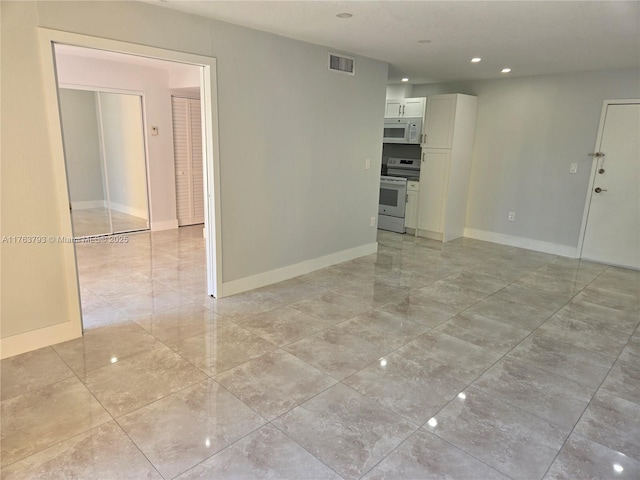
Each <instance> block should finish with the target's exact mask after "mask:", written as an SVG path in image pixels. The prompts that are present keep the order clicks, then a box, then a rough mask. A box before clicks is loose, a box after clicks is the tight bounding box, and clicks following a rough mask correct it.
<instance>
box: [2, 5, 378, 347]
mask: <svg viewBox="0 0 640 480" xmlns="http://www.w3.org/2000/svg"><path fill="white" fill-rule="evenodd" d="M0 8H1V9H2V15H1V20H2V29H1V35H2V70H1V73H2V91H1V92H0V93H1V95H2V97H1V102H0V104H1V105H0V106H1V109H2V110H1V114H2V118H3V121H2V126H1V127H2V140H3V141H2V179H1V181H2V233H3V234H6V235H20V234H31V233H41V234H44V235H57V234H63V233H65V232H67V231H68V230H67V228H68V227H67V225H68V219H65V218H62V217H60V216H59V215H61V214H60V212H64V206H65V202H66V201H67V199H66V198H59V195H58V194H57V192H58V191H59V190H57V189H56V185H55V183H53V182H52V179H55V178H56V172H57V168H56V165H54V164H53V161H52V156H51V147H50V143H49V126H48V123H47V112H46V111H45V101H44V94H43V91H44V87H43V81H44V80H43V76H42V68H41V63H40V52H39V46H38V37H37V28H36V27H38V26H42V27H47V28H51V29H56V30H63V31H69V32H75V33H81V34H87V35H93V36H99V37H105V38H110V39H116V40H121V41H127V42H133V43H139V44H144V45H150V46H154V47H160V48H167V49H171V50H177V51H182V52H188V53H194V54H201V55H207V56H212V57H216V58H217V79H218V96H219V112H218V117H219V124H220V165H221V179H220V180H221V196H222V201H221V210H222V211H221V224H222V232H223V239H222V249H223V258H222V262H223V281H225V282H226V281H230V280H235V279H239V278H243V277H246V276H250V275H254V274H258V273H262V272H265V271H269V270H272V269H276V268H280V267H284V266H288V265H291V264H295V263H297V262H301V261H303V260H311V259H314V258H317V257H319V256H321V255H326V254H330V253H334V252H338V251H341V250H344V249H348V248H354V247H358V246H362V245H366V244H371V243H373V242H375V241H376V230H375V229H374V228H371V227H369V218H370V217H371V216H376V214H377V200H378V198H377V197H378V179H379V169H380V159H381V150H382V145H381V142H380V137H381V134H382V126H383V113H384V100H385V84H386V78H387V65H386V64H385V63H382V62H379V61H374V60H369V59H366V58H362V57H357V58H356V62H357V68H356V71H357V75H356V76H355V77H350V76H346V75H339V74H333V73H330V72H328V71H327V66H326V63H327V52H328V49H327V48H324V47H320V46H316V45H311V44H307V43H302V42H298V41H293V40H288V39H285V38H282V37H278V36H275V35H270V34H266V33H261V32H257V31H252V30H249V29H245V28H241V27H237V26H233V25H229V24H224V23H221V22H216V21H211V20H207V19H204V18H201V17H196V16H192V15H186V14H182V13H179V12H175V11H172V10H169V9H166V8H161V7H156V6H152V5H148V4H144V3H140V2H68V3H66V2H65V3H58V2H40V3H33V2H6V1H5V2H1V3H0ZM6 119H11V122H7V121H6ZM53 134H56V132H52V135H53ZM366 158H370V159H371V169H370V170H365V169H364V163H365V159H366ZM18 206H19V208H18ZM18 210H19V212H18ZM69 262H73V259H72V258H69V257H67V256H66V255H65V249H64V248H63V246H62V245H55V244H45V245H9V246H8V247H7V248H5V245H3V248H2V262H1V263H2V289H3V291H2V297H3V302H2V324H1V326H2V337H3V338H4V337H7V336H9V335H15V334H18V333H23V332H27V331H31V330H34V329H38V328H42V327H44V326H47V325H53V324H59V323H63V322H66V321H67V319H68V318H69V316H70V312H71V311H72V310H74V309H75V308H77V305H74V304H69V303H68V302H67V286H68V285H69V284H70V283H69V282H72V281H73V280H74V279H72V278H70V277H69V276H67V275H66V273H67V272H68V265H69ZM34 292H37V295H38V302H34V301H33V295H34Z"/></svg>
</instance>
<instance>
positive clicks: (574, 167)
mask: <svg viewBox="0 0 640 480" xmlns="http://www.w3.org/2000/svg"><path fill="white" fill-rule="evenodd" d="M569 173H578V164H577V163H572V164H571V165H570V166H569Z"/></svg>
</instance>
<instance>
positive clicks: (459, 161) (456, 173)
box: [405, 94, 478, 242]
mask: <svg viewBox="0 0 640 480" xmlns="http://www.w3.org/2000/svg"><path fill="white" fill-rule="evenodd" d="M477 105H478V98H477V97H474V96H472V95H463V94H449V95H434V96H431V97H427V106H426V114H425V119H424V122H423V132H422V133H423V143H422V145H421V147H422V164H421V166H420V184H419V190H418V195H417V197H418V198H417V202H416V206H415V208H411V209H410V213H411V214H412V215H411V216H407V218H406V223H405V225H406V226H407V227H408V228H411V229H415V228H416V226H417V229H418V231H417V234H418V235H419V236H421V237H426V238H432V239H434V240H440V241H443V242H446V241H448V240H453V239H454V238H458V237H461V236H462V235H463V233H464V225H465V219H466V214H467V197H468V190H469V178H470V176H471V156H472V153H473V139H474V133H475V123H476V111H477ZM414 199H415V197H414ZM408 213H409V212H408ZM416 224H417V225H416Z"/></svg>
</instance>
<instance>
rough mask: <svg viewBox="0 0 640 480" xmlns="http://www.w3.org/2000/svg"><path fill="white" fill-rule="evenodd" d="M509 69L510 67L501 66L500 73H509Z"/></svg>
mask: <svg viewBox="0 0 640 480" xmlns="http://www.w3.org/2000/svg"><path fill="white" fill-rule="evenodd" d="M510 71H511V69H510V68H503V69H502V73H509V72H510Z"/></svg>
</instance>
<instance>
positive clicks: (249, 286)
mask: <svg viewBox="0 0 640 480" xmlns="http://www.w3.org/2000/svg"><path fill="white" fill-rule="evenodd" d="M377 251H378V244H377V243H370V244H367V245H362V246H360V247H355V248H350V249H348V250H342V251H340V252H336V253H331V254H329V255H325V256H324V257H319V258H314V259H312V260H305V261H304V262H300V263H296V264H295V265H289V266H287V267H282V268H278V269H276V270H270V271H268V272H263V273H259V274H257V275H251V276H250V277H245V278H240V279H238V280H232V281H230V282H222V288H221V290H222V292H221V294H220V295H219V297H228V296H230V295H235V294H236V293H241V292H246V291H247V290H253V289H254V288H260V287H264V286H266V285H271V284H273V283H277V282H282V281H284V280H289V279H290V278H295V277H298V276H300V275H305V274H307V273H311V272H314V271H316V270H320V269H321V268H326V267H330V266H331V265H335V264H337V263H342V262H347V261H349V260H353V259H355V258H359V257H364V256H366V255H371V254H374V253H376V252H377Z"/></svg>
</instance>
